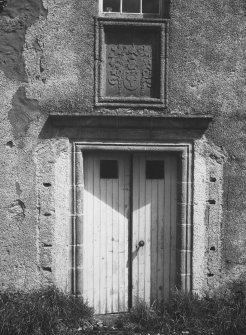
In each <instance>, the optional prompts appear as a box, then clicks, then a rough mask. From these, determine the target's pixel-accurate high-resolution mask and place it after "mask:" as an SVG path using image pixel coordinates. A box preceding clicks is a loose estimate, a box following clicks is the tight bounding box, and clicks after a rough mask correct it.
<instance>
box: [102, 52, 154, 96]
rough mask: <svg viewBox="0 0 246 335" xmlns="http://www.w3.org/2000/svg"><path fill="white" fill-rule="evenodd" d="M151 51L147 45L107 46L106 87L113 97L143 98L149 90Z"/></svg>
mask: <svg viewBox="0 0 246 335" xmlns="http://www.w3.org/2000/svg"><path fill="white" fill-rule="evenodd" d="M151 79H152V49H151V46H148V45H137V46H136V45H109V46H108V50H107V85H109V86H110V87H111V91H113V92H115V95H119V96H121V95H124V96H131V95H134V96H144V95H145V93H146V90H148V89H150V88H151Z"/></svg>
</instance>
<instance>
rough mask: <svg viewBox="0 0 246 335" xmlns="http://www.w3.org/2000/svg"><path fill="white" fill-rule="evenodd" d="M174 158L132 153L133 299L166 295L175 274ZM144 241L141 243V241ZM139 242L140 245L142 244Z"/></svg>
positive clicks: (158, 297) (175, 189)
mask: <svg viewBox="0 0 246 335" xmlns="http://www.w3.org/2000/svg"><path fill="white" fill-rule="evenodd" d="M176 215H177V158H176V156H174V155H167V154H151V153H146V154H142V153H141V154H135V155H134V156H133V216H132V299H133V304H134V302H135V301H136V300H139V299H140V300H141V299H143V300H145V301H146V302H150V303H152V302H153V301H155V300H157V299H158V300H159V301H161V300H163V299H164V300H166V299H168V296H169V293H170V289H171V288H174V286H175V281H176V280H175V278H176ZM143 244H144V245H143ZM141 245H142V246H141Z"/></svg>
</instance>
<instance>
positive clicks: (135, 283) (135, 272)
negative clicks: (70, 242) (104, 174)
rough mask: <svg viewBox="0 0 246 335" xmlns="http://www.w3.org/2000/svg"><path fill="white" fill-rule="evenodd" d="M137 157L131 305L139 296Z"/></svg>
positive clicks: (136, 158) (135, 166) (136, 166)
mask: <svg viewBox="0 0 246 335" xmlns="http://www.w3.org/2000/svg"><path fill="white" fill-rule="evenodd" d="M139 168H140V167H139V155H137V154H135V155H134V156H133V171H132V174H133V175H132V188H133V189H132V207H133V208H132V210H133V213H132V249H131V250H132V254H131V255H130V257H131V258H132V301H133V304H135V303H136V300H137V299H138V296H139V258H138V255H137V253H138V250H137V245H138V242H139V183H140V177H139V176H140V172H139Z"/></svg>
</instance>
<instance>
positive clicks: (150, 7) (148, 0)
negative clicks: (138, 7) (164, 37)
mask: <svg viewBox="0 0 246 335" xmlns="http://www.w3.org/2000/svg"><path fill="white" fill-rule="evenodd" d="M142 1H143V3H142V6H143V8H142V10H143V13H153V14H154V13H156V14H158V13H159V1H160V0H142Z"/></svg>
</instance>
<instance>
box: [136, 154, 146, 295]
mask: <svg viewBox="0 0 246 335" xmlns="http://www.w3.org/2000/svg"><path fill="white" fill-rule="evenodd" d="M138 187H139V209H138V211H139V214H138V220H139V222H138V227H139V236H138V241H137V245H138V243H139V241H144V246H143V247H140V248H139V249H138V255H137V257H138V259H139V261H138V266H139V270H138V272H139V274H138V276H139V277H138V280H139V285H138V296H139V298H140V299H141V300H142V299H144V298H145V264H146V259H145V257H146V256H145V255H146V241H145V235H146V233H145V232H146V220H145V208H146V197H145V157H144V156H143V155H141V156H140V157H139V185H138Z"/></svg>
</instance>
